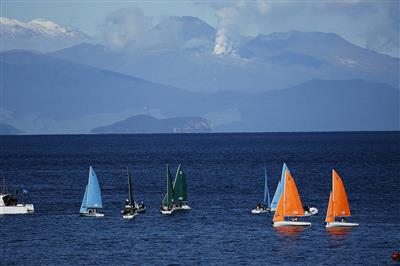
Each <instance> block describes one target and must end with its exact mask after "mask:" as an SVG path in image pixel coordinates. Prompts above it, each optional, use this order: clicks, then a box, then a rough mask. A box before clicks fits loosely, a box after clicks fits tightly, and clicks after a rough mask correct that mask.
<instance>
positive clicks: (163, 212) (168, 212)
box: [161, 210, 174, 214]
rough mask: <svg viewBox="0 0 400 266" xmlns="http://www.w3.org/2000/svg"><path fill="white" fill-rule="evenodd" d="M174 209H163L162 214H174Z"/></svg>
mask: <svg viewBox="0 0 400 266" xmlns="http://www.w3.org/2000/svg"><path fill="white" fill-rule="evenodd" d="M173 211H174V210H169V211H168V210H161V213H162V214H172V212H173Z"/></svg>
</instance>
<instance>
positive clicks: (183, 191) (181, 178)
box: [174, 165, 187, 202]
mask: <svg viewBox="0 0 400 266" xmlns="http://www.w3.org/2000/svg"><path fill="white" fill-rule="evenodd" d="M174 193H175V198H176V200H177V201H178V202H186V201H187V188H186V177H185V173H184V172H183V167H182V166H181V165H179V166H178V170H177V171H176V176H175V182H174Z"/></svg>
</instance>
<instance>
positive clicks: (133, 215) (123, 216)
mask: <svg viewBox="0 0 400 266" xmlns="http://www.w3.org/2000/svg"><path fill="white" fill-rule="evenodd" d="M136 215H137V213H136V212H135V213H134V214H125V215H122V218H124V219H133V218H135V217H136Z"/></svg>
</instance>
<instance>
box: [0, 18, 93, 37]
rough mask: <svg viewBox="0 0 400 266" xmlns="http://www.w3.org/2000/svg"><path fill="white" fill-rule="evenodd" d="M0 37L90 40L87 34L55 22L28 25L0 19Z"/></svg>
mask: <svg viewBox="0 0 400 266" xmlns="http://www.w3.org/2000/svg"><path fill="white" fill-rule="evenodd" d="M0 36H1V37H3V38H20V39H26V38H32V37H36V36H44V37H67V38H89V37H88V36H87V35H86V34H85V33H83V32H81V31H77V30H73V29H71V28H69V27H64V26H61V25H59V24H57V23H55V22H53V21H49V20H45V19H34V20H32V21H30V22H28V23H25V22H22V21H19V20H17V19H13V18H6V17H0Z"/></svg>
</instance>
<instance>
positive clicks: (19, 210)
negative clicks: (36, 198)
mask: <svg viewBox="0 0 400 266" xmlns="http://www.w3.org/2000/svg"><path fill="white" fill-rule="evenodd" d="M33 212H34V208H33V204H17V205H15V206H0V214H26V213H33Z"/></svg>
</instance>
